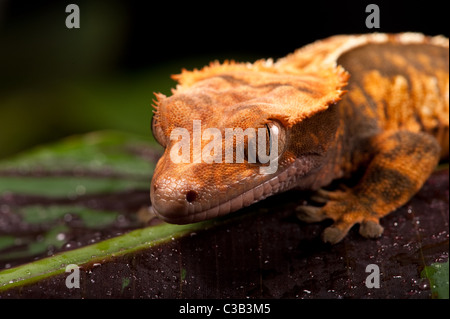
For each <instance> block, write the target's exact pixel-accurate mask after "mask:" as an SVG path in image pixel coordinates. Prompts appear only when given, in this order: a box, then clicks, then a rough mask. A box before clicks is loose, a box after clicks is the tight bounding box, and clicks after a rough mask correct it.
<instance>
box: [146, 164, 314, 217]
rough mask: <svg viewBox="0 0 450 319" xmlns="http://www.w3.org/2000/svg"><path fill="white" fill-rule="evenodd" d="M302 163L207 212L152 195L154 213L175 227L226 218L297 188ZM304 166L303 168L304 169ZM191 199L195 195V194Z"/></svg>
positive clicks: (289, 167)
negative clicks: (254, 204)
mask: <svg viewBox="0 0 450 319" xmlns="http://www.w3.org/2000/svg"><path fill="white" fill-rule="evenodd" d="M301 164H303V165H301ZM301 164H300V163H299V161H298V160H297V161H295V162H294V163H292V164H291V165H289V166H288V167H287V168H286V169H284V170H282V171H281V172H280V173H279V174H277V175H275V176H273V177H272V178H270V179H268V180H266V181H264V182H262V183H261V184H259V185H257V186H255V187H253V188H251V189H249V190H247V191H245V192H243V193H242V194H239V195H237V196H235V197H233V198H231V199H227V200H225V201H224V202H222V203H220V204H218V205H216V206H214V207H210V208H207V209H199V208H201V207H199V206H198V205H194V204H193V203H189V200H187V201H185V202H184V203H181V202H176V201H171V203H170V204H169V203H168V201H167V200H165V201H158V200H155V197H156V196H155V195H154V194H152V195H151V197H152V211H153V212H154V213H155V215H156V216H158V217H159V218H160V219H162V220H164V221H166V222H168V223H172V224H188V223H195V222H199V221H202V220H206V219H211V218H216V217H219V216H223V215H226V214H229V213H232V212H235V211H237V210H239V209H241V208H244V207H247V206H249V205H251V204H253V203H256V202H258V201H260V200H263V199H265V198H267V197H269V196H271V195H274V194H276V193H279V192H281V191H286V190H288V189H290V188H292V187H295V186H296V184H297V180H298V178H299V177H301V176H302V175H304V174H299V170H300V171H303V170H305V166H304V164H305V163H304V162H303V163H301ZM302 166H303V167H302ZM300 167H302V168H303V169H300ZM306 171H308V169H306ZM188 193H189V192H188ZM190 196H195V195H194V193H193V194H191V195H190Z"/></svg>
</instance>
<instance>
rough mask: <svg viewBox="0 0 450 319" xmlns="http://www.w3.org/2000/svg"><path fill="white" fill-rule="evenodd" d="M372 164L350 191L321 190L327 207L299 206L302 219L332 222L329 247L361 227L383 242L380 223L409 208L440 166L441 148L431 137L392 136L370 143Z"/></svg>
mask: <svg viewBox="0 0 450 319" xmlns="http://www.w3.org/2000/svg"><path fill="white" fill-rule="evenodd" d="M369 143H370V145H371V146H372V148H373V150H374V155H373V158H372V160H371V161H370V163H369V164H368V166H367V169H366V171H365V173H364V175H363V177H362V178H361V180H360V181H359V183H358V184H357V185H356V186H355V187H353V188H348V189H346V190H344V191H340V190H339V191H335V192H326V191H320V192H319V193H318V194H317V196H318V197H319V198H323V199H326V200H327V203H326V204H325V206H323V207H312V206H299V207H298V209H297V216H298V217H299V218H300V219H301V220H303V221H306V222H316V221H321V220H324V219H332V220H333V221H334V223H333V225H331V226H330V227H328V228H326V229H325V230H324V232H323V234H322V239H323V240H324V241H325V242H329V243H332V244H335V243H338V242H339V241H341V240H342V239H343V238H344V237H345V236H346V234H347V233H348V231H349V230H350V228H351V227H352V226H353V225H355V224H360V228H359V233H360V234H361V235H362V236H364V237H369V238H374V237H379V236H380V235H381V234H382V232H383V227H382V226H381V225H380V223H379V220H380V218H382V217H383V216H386V215H387V214H389V213H390V212H392V211H394V210H395V209H397V208H399V207H400V206H402V205H404V204H405V203H406V202H407V201H408V200H409V199H410V198H411V197H412V196H413V195H414V194H415V193H416V192H417V191H418V190H419V189H420V188H421V186H422V185H423V183H424V182H425V181H426V179H427V178H428V177H429V175H430V174H431V173H432V171H433V169H434V168H435V167H436V165H437V163H438V161H439V156H440V146H439V144H438V142H437V141H436V140H435V139H434V138H433V137H432V136H431V135H428V134H426V133H414V132H410V131H405V130H398V131H387V132H384V133H382V134H380V135H378V136H375V137H374V138H372V139H371V140H370V141H369Z"/></svg>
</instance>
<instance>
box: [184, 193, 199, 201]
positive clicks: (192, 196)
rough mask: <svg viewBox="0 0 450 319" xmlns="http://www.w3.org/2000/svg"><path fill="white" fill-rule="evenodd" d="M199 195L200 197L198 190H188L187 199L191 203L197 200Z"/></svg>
mask: <svg viewBox="0 0 450 319" xmlns="http://www.w3.org/2000/svg"><path fill="white" fill-rule="evenodd" d="M197 197H198V194H197V192H196V191H188V192H187V193H186V200H187V201H188V202H189V203H192V202H193V201H195V200H196V199H197Z"/></svg>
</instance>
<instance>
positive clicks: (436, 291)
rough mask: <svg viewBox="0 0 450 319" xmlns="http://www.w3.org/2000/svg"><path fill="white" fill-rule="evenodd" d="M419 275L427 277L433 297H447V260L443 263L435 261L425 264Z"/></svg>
mask: <svg viewBox="0 0 450 319" xmlns="http://www.w3.org/2000/svg"><path fill="white" fill-rule="evenodd" d="M420 275H421V277H422V278H427V279H428V280H429V281H430V287H431V293H432V297H433V298H437V299H449V268H448V260H447V262H445V263H435V264H431V265H430V266H426V267H425V268H424V269H423V270H422V272H421V274H420Z"/></svg>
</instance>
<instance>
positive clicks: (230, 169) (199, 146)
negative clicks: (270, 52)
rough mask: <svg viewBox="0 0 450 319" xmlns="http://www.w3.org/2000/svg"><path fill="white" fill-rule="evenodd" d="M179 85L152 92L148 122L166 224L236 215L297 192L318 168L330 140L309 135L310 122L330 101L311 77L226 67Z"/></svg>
mask: <svg viewBox="0 0 450 319" xmlns="http://www.w3.org/2000/svg"><path fill="white" fill-rule="evenodd" d="M177 79H178V80H179V82H180V85H179V86H177V89H176V90H174V91H173V94H172V96H170V97H166V96H164V95H162V94H156V97H157V100H156V101H155V104H156V105H155V108H156V112H155V114H154V116H153V119H152V132H153V135H154V137H155V139H156V140H157V141H158V142H159V144H161V145H162V146H163V147H164V148H165V152H164V154H163V156H162V157H161V158H160V160H159V161H158V163H157V165H156V168H155V171H154V174H153V178H152V183H151V189H150V197H151V202H152V209H153V211H154V212H155V213H156V215H157V216H159V217H160V218H162V219H163V220H165V221H167V222H171V223H178V224H184V223H191V222H196V221H200V220H204V219H209V218H213V217H217V216H221V215H225V214H228V213H231V212H234V211H237V210H238V209H240V208H242V207H245V206H248V205H251V204H252V203H254V202H257V201H260V200H262V199H264V198H266V197H268V196H271V195H273V194H276V193H279V192H282V191H285V190H288V189H290V188H292V187H295V186H298V185H299V181H300V180H301V179H302V178H304V177H305V176H308V174H310V173H311V172H313V171H314V169H315V168H317V166H318V165H319V164H320V163H321V161H320V160H319V159H320V158H323V154H324V150H325V149H326V147H324V146H323V145H326V144H327V143H319V142H320V140H321V139H325V138H328V139H330V138H329V137H328V136H331V135H332V134H334V132H332V131H333V129H330V128H331V127H332V125H330V126H329V127H325V128H323V127H320V125H319V126H318V125H316V126H314V130H318V131H319V132H310V130H309V128H308V127H311V125H308V123H309V122H310V121H311V120H314V119H317V116H314V115H315V114H317V115H319V114H321V113H324V112H323V111H324V110H326V109H327V108H328V105H330V104H331V103H332V101H331V100H330V101H329V102H326V101H321V99H323V96H322V95H320V92H318V90H317V89H316V90H315V91H314V92H312V90H313V88H314V85H315V84H317V83H314V79H313V78H311V77H301V76H294V75H283V74H278V73H276V72H274V70H272V69H267V70H266V69H264V68H262V67H261V68H259V69H257V70H256V69H249V67H248V65H236V64H228V67H224V65H212V66H210V67H209V68H208V67H207V68H206V69H204V70H202V71H194V72H191V73H188V74H186V72H184V73H182V76H181V77H178V78H177ZM311 81H312V82H311ZM311 83H312V84H311ZM316 86H317V85H316ZM319 88H320V87H319ZM312 95H316V98H313V97H312ZM337 99H338V98H337V97H335V99H334V100H337ZM318 100H320V101H318ZM334 100H333V101H334ZM311 101H314V102H315V104H313V103H312V102H311ZM300 102H302V103H300ZM322 102H323V103H324V104H325V105H326V107H324V106H323V105H322V104H321V103H322ZM308 103H309V106H308V105H307V104H308ZM314 108H315V111H314V110H313V109H314ZM299 109H303V111H304V112H303V113H302V112H300V111H299ZM325 113H327V112H325ZM316 122H317V121H316ZM320 131H322V132H324V131H325V132H327V134H326V135H327V137H325V136H323V137H322V136H321V133H320ZM302 133H305V134H307V136H306V137H305V136H304V137H301V136H299V134H302ZM299 137H300V138H301V140H302V141H303V142H301V141H300V142H299V141H298V139H299Z"/></svg>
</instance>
